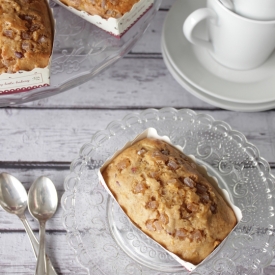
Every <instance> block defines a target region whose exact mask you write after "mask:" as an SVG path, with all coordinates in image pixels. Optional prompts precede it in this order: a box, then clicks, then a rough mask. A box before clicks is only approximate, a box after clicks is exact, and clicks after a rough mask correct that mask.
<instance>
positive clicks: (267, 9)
mask: <svg viewBox="0 0 275 275" xmlns="http://www.w3.org/2000/svg"><path fill="white" fill-rule="evenodd" d="M231 1H232V4H233V9H234V11H235V12H236V13H238V14H240V15H242V16H244V17H247V18H251V19H256V20H275V0H231Z"/></svg>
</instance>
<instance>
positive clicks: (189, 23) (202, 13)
mask: <svg viewBox="0 0 275 275" xmlns="http://www.w3.org/2000/svg"><path fill="white" fill-rule="evenodd" d="M207 18H212V19H216V18H217V15H216V13H215V12H214V11H213V10H212V9H209V8H202V9H198V10H195V11H194V12H192V13H191V14H190V15H189V16H188V17H187V18H186V20H185V21H184V24H183V33H184V35H185V37H186V39H187V40H188V41H189V42H190V43H192V44H194V45H197V46H201V47H204V48H207V49H209V50H213V45H212V44H211V42H210V41H207V40H204V39H201V38H198V37H195V36H194V34H193V30H194V28H195V27H196V26H197V24H198V23H200V22H201V21H202V20H205V19H207Z"/></svg>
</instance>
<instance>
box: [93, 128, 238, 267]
mask: <svg viewBox="0 0 275 275" xmlns="http://www.w3.org/2000/svg"><path fill="white" fill-rule="evenodd" d="M144 138H156V139H159V140H163V141H165V142H167V143H169V144H170V145H172V146H173V147H175V148H177V149H178V150H179V151H181V152H183V148H182V147H181V146H179V145H174V144H172V143H171V141H170V139H169V138H168V137H167V136H159V135H158V133H157V131H156V129H154V128H148V129H146V130H145V131H143V132H142V133H141V134H139V135H137V136H136V137H135V138H134V139H133V140H132V141H129V142H127V143H126V144H125V145H124V146H123V148H122V149H120V150H118V151H117V152H115V154H114V155H113V156H111V157H110V158H109V159H108V160H107V161H106V162H105V163H104V164H103V165H102V166H101V167H100V169H99V171H98V177H99V181H100V183H101V184H102V185H103V186H104V188H105V189H106V190H107V192H108V193H109V194H110V195H111V197H112V198H113V199H114V200H116V199H115V197H114V196H113V194H112V192H111V191H110V189H109V188H108V186H107V184H106V182H105V181H104V178H103V176H102V174H101V171H103V170H104V169H105V167H106V166H107V165H108V164H109V163H110V162H111V161H112V160H113V159H114V158H115V157H116V156H118V155H119V154H120V153H121V152H122V151H124V150H125V149H126V148H128V147H130V146H131V145H133V144H134V143H136V142H138V141H140V140H142V139H144ZM183 153H184V152H183ZM187 157H189V159H190V160H191V161H192V162H194V163H196V167H197V170H198V171H199V172H200V173H201V174H202V175H203V176H204V177H206V178H207V180H209V181H210V183H211V184H212V186H213V187H214V188H215V189H216V190H217V191H218V192H219V193H220V195H221V196H222V197H223V198H224V200H225V201H226V202H227V203H228V204H229V205H230V206H231V208H232V209H233V211H234V213H235V215H236V218H237V221H238V223H239V222H240V220H241V219H242V212H241V210H240V209H239V208H238V207H237V206H235V205H234V204H233V203H232V201H231V200H230V197H229V194H228V192H227V191H226V190H225V189H221V188H220V187H219V186H218V181H217V179H216V178H215V177H213V176H210V175H209V174H208V173H207V170H206V168H205V167H204V166H202V165H199V164H198V163H197V162H196V159H195V157H194V156H192V155H188V156H187ZM121 209H122V208H121ZM122 211H123V209H122ZM123 212H124V211H123ZM125 215H126V214H125ZM126 216H127V215H126ZM127 218H128V219H129V221H130V222H131V223H132V224H133V225H134V226H135V227H136V228H137V229H138V230H139V231H140V232H142V234H145V233H144V232H143V231H142V230H140V229H139V228H138V227H137V226H136V225H135V224H134V223H133V222H132V221H131V219H130V218H129V217H128V216H127ZM236 226H237V225H236ZM234 228H235V227H234ZM234 228H233V229H232V231H233V230H234ZM232 231H231V232H232ZM145 235H146V234H145ZM146 236H147V237H149V236H148V235H146ZM227 237H228V236H227ZM227 237H226V238H227ZM149 238H150V237H149ZM226 238H225V239H224V240H223V241H222V242H221V243H220V244H219V246H218V248H220V247H222V245H223V243H224V241H225V240H226ZM150 239H151V240H152V241H153V242H155V243H157V242H156V241H155V240H153V239H152V238H150ZM157 244H158V245H159V246H160V247H162V248H163V249H164V250H165V251H166V252H167V253H168V254H169V255H171V257H172V258H174V259H175V260H176V261H177V262H178V263H180V264H181V265H182V266H183V267H185V268H186V269H187V270H189V271H193V270H194V269H195V268H196V267H198V266H199V265H201V264H202V263H203V262H204V261H205V260H206V259H208V258H209V257H211V256H212V255H213V254H214V253H215V251H216V250H217V249H216V250H214V251H213V252H212V253H211V254H210V255H208V257H206V258H205V259H204V260H203V261H202V262H201V263H200V264H198V265H194V264H192V263H190V262H187V261H184V260H182V259H181V258H179V257H178V256H177V255H176V254H174V253H171V252H170V251H168V250H167V249H165V248H164V247H163V246H162V245H160V244H159V243H157Z"/></svg>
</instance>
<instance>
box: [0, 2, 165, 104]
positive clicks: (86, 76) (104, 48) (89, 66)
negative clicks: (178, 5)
mask: <svg viewBox="0 0 275 275" xmlns="http://www.w3.org/2000/svg"><path fill="white" fill-rule="evenodd" d="M160 4H161V0H155V1H154V6H153V7H152V8H151V9H150V10H148V11H147V12H146V13H145V14H144V15H143V16H142V17H141V18H140V19H139V20H138V21H137V22H136V23H135V24H134V25H133V26H132V27H131V28H130V29H129V30H128V31H127V32H126V33H125V34H124V35H123V36H122V37H121V38H120V39H119V38H117V37H114V36H112V35H111V34H109V33H107V32H105V31H104V30H101V29H99V28H98V27H96V26H95V25H93V24H91V23H89V22H87V21H86V20H84V19H82V18H81V17H79V16H77V15H75V14H73V13H71V12H70V11H68V10H66V9H64V8H63V7H61V6H59V5H57V4H56V3H54V2H53V1H50V6H51V8H52V9H53V15H54V19H55V20H56V33H55V41H54V47H53V56H52V62H51V75H50V77H51V83H50V86H49V87H42V88H38V89H34V90H31V91H27V92H20V93H14V94H1V95H0V107H4V106H9V105H14V104H21V103H25V102H29V101H33V100H38V99H41V98H45V97H48V96H51V95H55V94H58V93H61V92H64V91H66V90H69V89H71V88H74V87H76V86H79V85H81V84H83V83H84V82H86V81H88V80H90V79H91V78H92V77H93V76H95V75H96V74H98V73H99V72H101V71H102V70H103V69H105V68H107V67H108V66H110V65H111V64H113V63H114V62H116V61H117V60H119V59H120V58H121V57H123V56H124V55H125V54H127V53H128V52H129V51H130V50H131V49H132V47H133V46H134V45H135V43H136V42H137V40H138V39H139V38H140V37H141V36H142V34H143V33H144V31H145V30H146V28H147V27H148V25H149V23H150V22H151V21H152V19H153V17H154V15H155V14H156V12H157V10H158V9H159V6H160Z"/></svg>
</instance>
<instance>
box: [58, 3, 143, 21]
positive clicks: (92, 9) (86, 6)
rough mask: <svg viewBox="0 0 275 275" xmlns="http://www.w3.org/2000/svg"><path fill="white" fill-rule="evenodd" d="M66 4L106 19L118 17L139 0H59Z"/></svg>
mask: <svg viewBox="0 0 275 275" xmlns="http://www.w3.org/2000/svg"><path fill="white" fill-rule="evenodd" d="M60 1H61V2H62V3H64V4H66V5H67V6H71V7H73V8H75V9H77V10H81V11H86V12H88V13H89V14H91V15H99V16H101V17H102V18H105V19H108V18H110V17H112V18H120V17H122V16H123V15H124V14H125V13H126V12H129V11H130V10H131V9H132V7H133V5H134V4H135V3H137V2H138V1H139V0H60Z"/></svg>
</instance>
